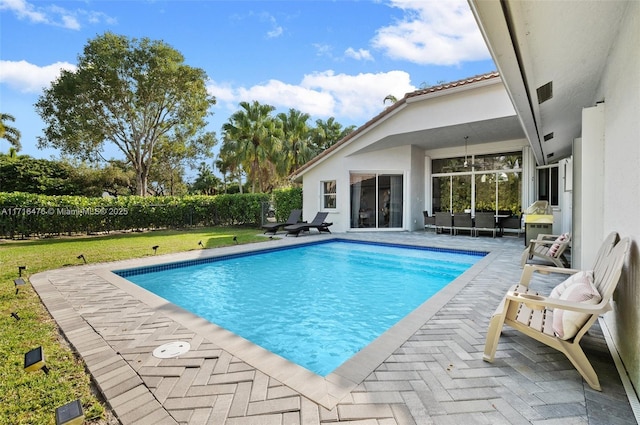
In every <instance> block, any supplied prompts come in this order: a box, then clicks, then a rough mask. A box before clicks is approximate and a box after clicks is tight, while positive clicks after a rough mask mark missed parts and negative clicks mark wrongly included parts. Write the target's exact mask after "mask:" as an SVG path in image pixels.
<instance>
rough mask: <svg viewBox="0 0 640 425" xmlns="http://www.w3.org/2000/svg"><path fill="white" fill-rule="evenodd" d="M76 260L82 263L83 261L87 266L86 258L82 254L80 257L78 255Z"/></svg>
mask: <svg viewBox="0 0 640 425" xmlns="http://www.w3.org/2000/svg"><path fill="white" fill-rule="evenodd" d="M76 258H77V259H78V260H82V261H84V263H85V264H87V259H86V258H84V254H80V255H78V256H77V257H76Z"/></svg>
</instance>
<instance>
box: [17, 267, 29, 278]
mask: <svg viewBox="0 0 640 425" xmlns="http://www.w3.org/2000/svg"><path fill="white" fill-rule="evenodd" d="M24 270H27V266H18V277H22V272H23V271H24Z"/></svg>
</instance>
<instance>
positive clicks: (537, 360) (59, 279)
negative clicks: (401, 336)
mask: <svg viewBox="0 0 640 425" xmlns="http://www.w3.org/2000/svg"><path fill="white" fill-rule="evenodd" d="M314 237H316V236H315V235H314ZM349 237H353V238H367V239H375V240H387V241H391V242H402V243H411V244H419V245H430V246H444V247H457V248H465V249H484V250H491V251H495V252H498V253H499V255H495V256H493V258H492V260H491V261H490V262H489V263H488V264H486V265H485V268H484V269H483V270H481V272H479V273H477V274H475V275H473V276H472V277H471V279H470V281H469V283H468V284H467V285H466V286H464V287H463V288H462V289H461V290H460V291H459V292H457V294H455V296H453V297H452V298H451V299H450V300H449V301H448V302H447V303H446V304H445V305H444V306H443V307H442V308H440V309H439V310H438V311H437V312H436V313H435V314H434V315H433V316H431V317H430V318H428V319H426V320H425V322H424V324H423V325H422V326H421V327H420V328H419V330H418V331H417V332H415V333H413V335H411V336H410V337H409V338H408V339H407V340H406V341H405V342H404V343H403V344H401V345H399V346H398V347H397V348H396V349H395V350H394V351H393V353H392V354H391V355H390V356H389V357H388V358H387V359H386V360H385V361H384V362H383V363H382V364H380V365H379V366H378V367H377V368H375V370H373V371H372V372H371V373H370V374H369V375H368V376H367V377H366V378H365V379H364V380H363V381H362V382H360V383H358V384H357V385H356V386H355V387H354V388H353V389H352V390H351V391H350V392H347V393H346V394H344V395H343V396H342V398H341V399H340V400H337V401H336V402H335V403H330V404H332V405H330V406H327V403H326V402H324V403H318V402H315V401H313V400H312V399H311V398H310V397H311V396H310V397H305V396H303V395H302V394H300V393H299V392H297V391H296V390H294V389H292V388H291V387H289V386H287V385H285V384H284V383H283V382H282V381H283V380H284V379H283V380H282V381H281V380H278V379H275V378H274V377H272V376H269V375H267V374H266V373H264V372H262V371H260V370H258V369H256V368H254V367H252V366H250V364H249V363H251V362H250V360H249V359H245V360H243V359H241V358H238V357H237V356H234V355H232V354H231V353H229V352H228V351H226V350H224V349H222V348H221V347H220V346H218V345H216V344H215V343H214V342H212V341H211V340H209V339H208V338H207V337H206V336H204V335H201V334H199V333H198V332H197V331H195V330H192V329H190V327H189V326H185V325H183V324H180V322H178V321H176V320H173V319H172V317H171V315H170V314H168V313H167V312H166V311H165V310H163V308H162V307H158V306H154V305H147V304H145V303H144V302H143V301H141V300H140V299H139V297H136V296H135V294H131V293H129V292H128V291H125V290H123V289H120V288H119V287H118V286H116V285H113V284H112V283H110V282H109V281H108V280H107V279H105V278H104V275H103V273H102V272H100V270H101V269H104V267H105V265H89V266H83V267H78V268H66V269H64V270H57V271H51V272H47V273H43V274H40V275H36V276H33V277H32V279H31V280H32V283H33V284H34V287H35V288H36V290H37V291H38V293H39V294H40V296H41V298H42V299H43V302H44V304H45V305H46V306H47V308H48V309H49V311H50V312H51V314H52V316H53V317H54V319H55V320H56V321H57V322H58V324H59V326H60V328H61V330H62V332H63V333H64V334H65V336H66V337H67V339H68V340H69V342H70V343H71V344H72V346H73V347H74V348H75V349H76V350H77V351H78V353H79V354H80V356H81V357H82V359H83V360H84V361H85V363H86V365H87V368H88V370H89V371H90V373H91V374H92V376H93V378H94V380H95V382H96V384H97V385H98V387H99V389H100V390H101V391H102V392H103V394H104V395H105V397H106V399H107V400H108V402H109V404H110V405H111V407H112V408H113V411H114V413H115V414H116V415H117V417H118V419H119V420H120V421H121V423H123V424H141V425H144V424H220V425H222V424H225V425H245V424H246V425H270V424H274V425H284V424H291V425H296V424H298V425H320V424H333V423H340V424H353V425H355V424H357V425H410V424H417V425H423V424H424V425H426V424H461V423H464V424H529V423H534V424H587V423H589V424H633V423H635V419H634V416H633V413H632V411H631V408H630V406H629V402H628V401H627V399H626V396H625V394H624V390H623V388H622V385H621V383H620V380H619V378H618V376H617V372H616V370H615V367H614V365H613V363H612V361H611V358H610V356H609V354H608V351H607V348H606V344H605V343H604V342H603V337H602V335H600V334H599V333H598V331H599V330H598V329H597V328H596V329H595V330H594V331H592V332H591V334H592V336H591V337H588V338H586V341H585V344H584V345H585V348H586V351H587V355H588V356H589V358H590V359H591V360H592V361H593V363H594V366H595V368H596V370H597V372H598V375H599V377H600V379H601V383H602V385H603V391H602V392H597V391H593V390H591V389H590V388H589V387H588V386H587V385H586V384H585V383H584V382H583V381H582V379H581V377H580V376H579V374H578V373H577V372H576V371H575V370H574V369H573V368H572V366H571V364H570V363H569V362H568V360H567V359H566V358H565V357H564V356H563V355H562V354H560V353H558V352H556V351H554V350H551V349H548V348H546V347H544V346H541V345H540V344H538V343H536V342H535V341H532V340H530V339H528V338H525V337H522V336H521V335H519V334H518V333H517V332H515V331H512V330H509V329H506V330H505V332H504V333H503V336H502V338H501V340H500V345H499V348H498V352H497V355H496V361H495V362H494V363H493V364H489V363H485V362H483V361H482V350H483V348H484V338H485V335H486V328H487V325H488V320H489V316H490V314H491V313H492V312H493V310H494V309H495V307H496V305H497V303H498V301H499V300H500V299H501V298H502V296H503V295H504V292H505V290H506V289H507V288H508V287H509V286H510V285H511V284H513V282H514V281H516V280H517V279H518V277H519V274H520V268H519V266H518V258H519V255H520V252H521V250H522V248H523V246H522V240H521V239H520V240H517V239H516V238H506V237H505V238H502V239H500V238H497V239H490V238H468V237H459V236H458V237H451V236H448V235H433V234H425V233H422V232H419V233H412V234H407V233H403V234H392V233H389V234H375V235H372V234H368V235H361V236H357V237H356V236H349ZM299 239H300V240H301V241H303V240H304V239H305V238H299ZM167 261H168V260H167ZM123 264H124V267H130V266H131V265H132V264H134V263H132V262H123ZM124 267H123V266H120V267H119V268H124ZM553 284H554V281H553V280H550V281H548V282H540V286H539V288H540V290H541V291H544V290H545V289H547V290H548V289H549V288H551V287H553ZM176 340H179V341H187V342H189V343H190V345H191V350H190V351H189V352H188V353H186V354H184V355H182V356H179V357H177V358H171V359H158V358H155V357H154V356H153V355H152V351H153V350H154V349H155V348H156V347H158V346H159V345H162V344H164V343H166V342H169V341H176ZM247 361H249V363H247Z"/></svg>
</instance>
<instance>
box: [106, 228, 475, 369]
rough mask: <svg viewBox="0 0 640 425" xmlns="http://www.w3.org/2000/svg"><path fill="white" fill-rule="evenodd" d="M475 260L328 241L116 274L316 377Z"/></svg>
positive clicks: (472, 254)
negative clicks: (310, 372) (309, 371)
mask: <svg viewBox="0 0 640 425" xmlns="http://www.w3.org/2000/svg"><path fill="white" fill-rule="evenodd" d="M483 255H484V253H477V252H468V251H465V252H453V251H449V250H434V249H428V248H417V247H406V246H400V245H384V244H377V243H362V242H353V241H343V240H332V241H328V242H321V243H312V244H306V245H302V246H296V247H288V248H286V249H272V250H267V251H263V252H254V253H247V254H238V255H231V256H225V257H219V258H215V257H214V258H208V259H203V260H193V261H190V262H184V263H172V264H165V265H158V266H153V267H146V268H138V269H128V270H119V271H116V273H117V274H119V275H120V276H122V277H125V278H126V279H128V280H129V281H131V282H133V283H135V284H136V285H139V286H141V287H143V288H145V289H147V290H148V291H151V292H153V293H155V294H156V295H158V296H160V297H162V298H164V299H166V300H168V301H170V302H172V303H173V304H176V305H178V306H180V307H182V308H184V309H186V310H188V311H191V312H193V313H194V314H197V315H198V316H200V317H203V318H205V319H206V320H208V321H210V322H212V323H215V324H217V325H219V326H221V327H223V328H225V329H227V330H229V331H231V332H233V333H235V334H237V335H240V336H242V337H244V338H246V339H248V340H249V341H251V342H253V343H255V344H257V345H259V346H261V347H263V348H265V349H267V350H269V351H271V352H273V353H276V354H278V355H280V356H282V357H284V358H286V359H288V360H290V361H292V362H294V363H296V364H298V365H300V366H303V367H305V368H307V369H308V370H311V371H313V372H314V373H316V374H318V375H321V376H326V375H327V374H329V373H331V372H332V371H333V370H334V369H335V368H337V367H338V366H340V365H341V364H342V363H343V362H344V361H345V360H347V359H348V358H350V357H351V356H353V355H354V354H355V353H357V352H358V351H360V350H361V349H362V348H363V347H365V346H366V345H368V344H369V343H370V342H371V341H373V340H374V339H376V338H377V337H378V336H379V335H381V334H382V333H384V332H385V331H386V330H387V329H389V328H390V327H391V326H393V325H394V324H395V323H397V322H398V321H399V320H401V319H402V318H403V317H404V316H406V315H407V314H408V313H410V312H411V311H412V310H414V309H415V308H416V307H418V306H419V305H421V304H422V303H423V302H424V301H425V300H427V299H428V298H429V297H431V296H432V295H433V294H435V293H436V292H438V291H439V290H440V289H441V288H443V287H444V286H446V285H447V284H448V283H449V282H451V281H452V280H454V279H455V278H456V277H458V276H459V275H460V274H461V273H463V272H464V271H465V270H466V269H468V268H469V267H471V265H473V264H474V263H475V262H477V261H478V260H479V259H481V258H482V256H483Z"/></svg>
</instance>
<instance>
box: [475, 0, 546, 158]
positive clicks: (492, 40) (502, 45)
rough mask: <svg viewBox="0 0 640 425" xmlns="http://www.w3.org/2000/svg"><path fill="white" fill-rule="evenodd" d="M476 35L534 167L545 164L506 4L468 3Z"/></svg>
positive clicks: (486, 0) (480, 0)
mask: <svg viewBox="0 0 640 425" xmlns="http://www.w3.org/2000/svg"><path fill="white" fill-rule="evenodd" d="M468 1H469V6H470V8H471V11H472V12H473V15H474V17H475V19H476V22H477V24H478V27H479V28H480V32H481V33H482V36H483V37H484V39H485V42H486V44H487V47H488V48H489V52H490V53H491V56H492V58H493V61H494V63H495V64H496V66H497V68H498V71H499V72H500V75H501V76H502V79H503V83H504V86H505V88H506V90H507V94H508V95H509V98H510V99H511V102H512V103H513V107H514V108H515V110H516V113H517V115H518V120H519V121H520V124H521V126H522V130H523V131H524V133H525V136H526V138H527V140H528V141H529V145H530V146H531V148H532V151H533V154H534V156H535V158H536V162H537V163H538V164H544V163H545V162H546V160H545V158H544V154H543V152H542V142H541V137H540V132H539V130H538V123H537V122H536V118H535V112H534V106H533V105H534V104H533V103H532V102H533V98H532V96H531V93H529V90H528V89H527V84H526V74H525V72H524V67H523V66H522V64H521V60H520V54H519V51H518V49H517V47H516V45H515V44H514V40H515V34H513V33H512V30H511V26H512V24H511V20H510V18H509V13H508V5H507V4H506V3H505V2H502V1H499V0H468Z"/></svg>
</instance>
